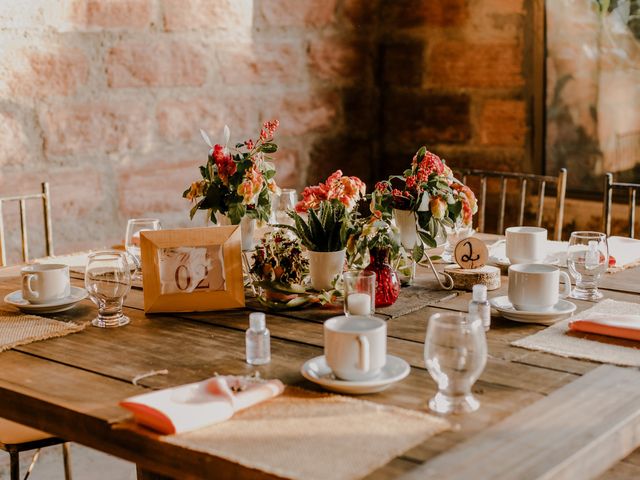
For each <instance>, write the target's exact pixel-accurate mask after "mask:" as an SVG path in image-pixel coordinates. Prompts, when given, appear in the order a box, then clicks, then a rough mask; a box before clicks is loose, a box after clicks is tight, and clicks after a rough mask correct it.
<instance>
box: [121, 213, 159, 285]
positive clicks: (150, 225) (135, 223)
mask: <svg viewBox="0 0 640 480" xmlns="http://www.w3.org/2000/svg"><path fill="white" fill-rule="evenodd" d="M160 228H161V227H160V220H158V219H157V218H131V219H129V221H128V222H127V234H126V239H125V244H124V245H125V248H126V250H127V253H128V254H129V255H131V257H132V258H133V261H134V262H135V267H136V271H135V273H134V274H133V280H140V279H142V275H141V273H142V261H141V259H140V232H143V231H145V230H160Z"/></svg>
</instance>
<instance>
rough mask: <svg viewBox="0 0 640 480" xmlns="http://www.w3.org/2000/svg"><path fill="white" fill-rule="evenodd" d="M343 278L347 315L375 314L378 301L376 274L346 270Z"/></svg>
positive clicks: (345, 311)
mask: <svg viewBox="0 0 640 480" xmlns="http://www.w3.org/2000/svg"><path fill="white" fill-rule="evenodd" d="M342 279H343V282H344V313H345V315H365V316H366V315H373V313H375V301H376V300H375V299H376V274H375V273H374V272H368V271H357V270H351V271H349V272H345V273H344V274H343V275H342Z"/></svg>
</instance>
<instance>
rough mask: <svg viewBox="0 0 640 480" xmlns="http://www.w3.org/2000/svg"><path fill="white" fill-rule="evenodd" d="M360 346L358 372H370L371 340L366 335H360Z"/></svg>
mask: <svg viewBox="0 0 640 480" xmlns="http://www.w3.org/2000/svg"><path fill="white" fill-rule="evenodd" d="M358 345H359V346H360V355H359V357H358V370H362V371H363V372H368V371H369V368H370V365H369V358H370V357H369V350H370V348H369V339H368V338H367V337H365V336H364V335H358Z"/></svg>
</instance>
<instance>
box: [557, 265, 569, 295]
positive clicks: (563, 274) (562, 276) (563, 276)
mask: <svg viewBox="0 0 640 480" xmlns="http://www.w3.org/2000/svg"><path fill="white" fill-rule="evenodd" d="M559 273H560V279H561V280H562V282H563V283H564V291H563V292H562V293H561V294H560V298H567V297H568V296H569V295H571V277H569V274H568V273H567V272H563V271H562V270H561V271H560V272H559Z"/></svg>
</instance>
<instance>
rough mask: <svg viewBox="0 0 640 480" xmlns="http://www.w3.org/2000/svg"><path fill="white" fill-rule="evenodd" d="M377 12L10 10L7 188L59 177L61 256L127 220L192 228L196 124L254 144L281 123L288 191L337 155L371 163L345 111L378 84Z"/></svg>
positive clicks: (219, 1) (16, 6) (5, 9)
mask: <svg viewBox="0 0 640 480" xmlns="http://www.w3.org/2000/svg"><path fill="white" fill-rule="evenodd" d="M368 5H369V2H365V1H353V0H309V1H298V0H278V1H275V0H274V1H257V0H255V1H254V0H30V1H28V2H17V1H14V0H0V194H11V193H16V192H22V191H28V190H37V189H39V183H40V182H41V181H43V180H48V181H50V182H51V184H52V194H53V202H54V211H53V220H54V241H55V244H56V247H57V249H56V250H57V252H65V251H70V250H74V249H77V248H85V247H87V246H92V245H93V246H95V245H97V244H101V243H102V244H105V245H109V244H110V243H112V242H117V241H121V239H122V237H123V234H124V227H125V223H126V219H127V218H128V217H132V216H141V215H145V216H158V217H160V218H161V219H162V220H163V222H164V223H165V225H171V226H187V225H189V224H190V222H189V221H188V217H187V204H186V203H185V202H186V201H184V200H182V199H181V192H182V190H184V188H185V187H186V186H187V185H188V184H189V183H190V182H191V181H192V180H194V179H195V177H196V176H197V168H196V167H197V165H199V164H200V163H202V162H203V161H204V160H205V159H206V146H205V145H204V143H203V142H202V140H201V138H200V136H199V133H198V130H199V129H200V128H204V129H205V130H207V131H208V132H209V133H210V134H211V135H212V137H213V138H214V139H215V138H220V137H219V136H220V132H221V129H222V127H223V125H224V124H225V123H228V124H229V125H230V127H231V128H232V136H233V139H237V140H244V139H245V138H248V137H249V136H251V135H254V136H255V134H256V132H257V131H259V126H260V123H261V121H262V120H264V119H269V118H275V117H277V118H279V119H280V121H281V130H280V132H279V135H278V137H277V139H278V142H279V143H280V145H281V151H280V152H279V153H278V155H277V167H278V180H279V182H280V183H281V184H282V185H283V186H292V187H296V188H301V187H302V186H304V185H305V184H306V182H307V180H308V179H307V175H306V173H305V172H307V171H308V172H309V175H310V176H311V177H314V179H316V178H318V177H319V176H321V175H325V174H326V173H327V172H328V169H329V168H331V167H329V166H327V165H326V164H327V162H326V161H325V159H326V158H327V157H330V158H336V153H335V152H336V151H338V150H339V151H340V153H344V152H346V151H349V150H351V149H352V148H353V151H360V152H361V153H360V158H369V157H370V152H368V151H367V149H366V148H363V147H362V146H360V147H358V146H356V147H351V146H350V145H351V144H352V143H353V141H352V138H353V137H352V133H351V132H359V133H358V134H357V135H359V137H358V138H360V139H362V140H363V141H360V142H359V143H360V144H361V145H365V144H366V141H364V138H365V132H367V125H366V121H367V119H368V115H366V114H364V115H363V117H364V120H363V119H358V118H348V117H347V114H346V110H347V109H349V111H350V112H351V111H354V109H355V108H356V106H355V104H357V103H359V102H360V103H362V99H361V98H360V96H359V95H360V94H363V93H367V92H366V88H367V87H366V85H365V83H366V82H369V84H372V83H373V80H372V78H373V73H372V66H371V65H372V64H371V62H370V61H369V57H370V52H371V51H372V50H373V49H372V48H369V47H368V45H367V41H368V39H369V38H373V37H372V35H371V34H370V32H369V27H367V23H368V21H367V19H368V18H374V17H373V16H371V15H370V13H371V12H370V11H368V10H367V7H368ZM346 91H349V92H350V95H349V96H346V97H345V95H346V94H345V92H346ZM345 98H347V100H348V102H350V103H349V105H345V101H346V100H345ZM357 135H356V137H357ZM354 162H355V160H354ZM347 163H348V162H347ZM310 165H313V166H310ZM360 165H361V167H362V168H361V170H364V169H366V168H367V165H366V162H363V161H360ZM347 169H348V168H347ZM15 210H16V211H13V210H10V211H7V212H5V215H6V217H7V218H6V224H7V228H8V236H9V237H10V238H9V241H10V243H11V244H13V245H17V242H18V238H17V224H16V223H14V221H15V220H17V206H16V208H15ZM39 220H40V212H39V211H38V206H37V205H36V206H35V207H34V210H33V213H32V214H31V217H30V223H32V224H33V225H32V226H33V227H34V228H35V229H36V230H37V229H41V225H40V222H39ZM33 250H35V251H34V253H35V254H39V253H42V251H41V250H40V251H39V249H38V248H35V249H33ZM11 257H12V258H13V259H15V255H11Z"/></svg>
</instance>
